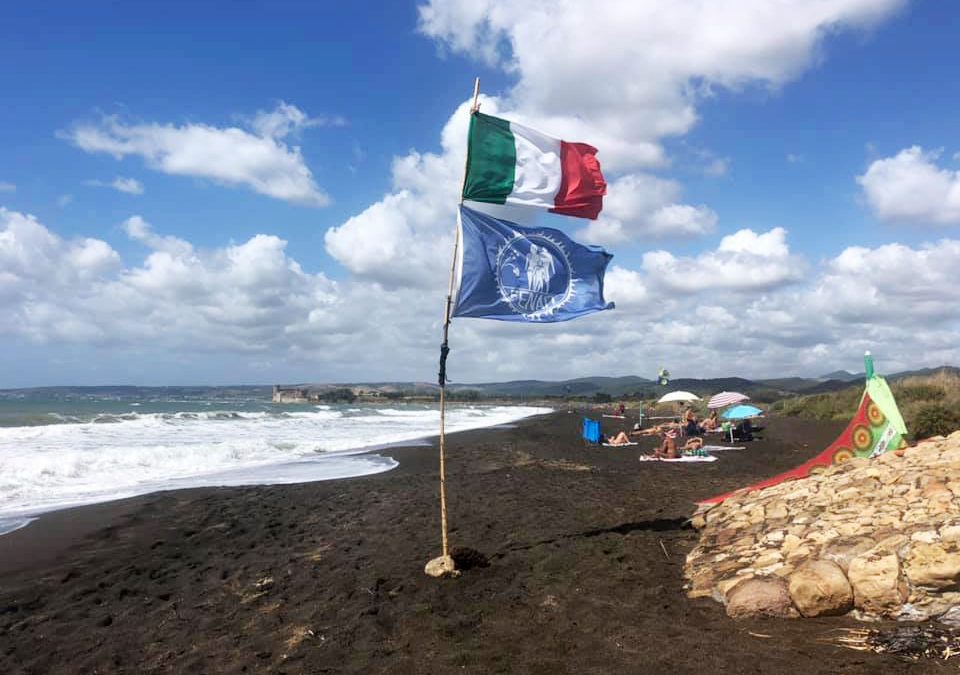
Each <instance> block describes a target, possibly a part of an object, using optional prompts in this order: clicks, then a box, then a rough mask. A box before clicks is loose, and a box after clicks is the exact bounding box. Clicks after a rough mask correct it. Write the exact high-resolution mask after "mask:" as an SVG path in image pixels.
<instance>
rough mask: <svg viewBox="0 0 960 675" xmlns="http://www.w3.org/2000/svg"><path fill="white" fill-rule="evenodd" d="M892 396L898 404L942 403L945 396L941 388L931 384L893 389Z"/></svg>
mask: <svg viewBox="0 0 960 675" xmlns="http://www.w3.org/2000/svg"><path fill="white" fill-rule="evenodd" d="M893 395H894V396H896V398H897V400H898V401H900V402H903V403H905V402H907V401H942V400H943V399H944V398H946V396H947V392H946V391H944V389H943V387H937V386H934V385H932V384H907V385H903V386H901V387H894V388H893Z"/></svg>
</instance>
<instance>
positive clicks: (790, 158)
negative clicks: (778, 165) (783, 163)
mask: <svg viewBox="0 0 960 675" xmlns="http://www.w3.org/2000/svg"><path fill="white" fill-rule="evenodd" d="M802 161H803V155H798V154H796V153H793V152H788V153H787V162H789V163H790V164H799V163H800V162H802Z"/></svg>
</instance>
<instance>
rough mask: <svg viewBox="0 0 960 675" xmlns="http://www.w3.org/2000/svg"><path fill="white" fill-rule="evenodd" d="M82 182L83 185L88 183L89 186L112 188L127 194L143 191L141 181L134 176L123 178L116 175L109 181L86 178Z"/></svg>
mask: <svg viewBox="0 0 960 675" xmlns="http://www.w3.org/2000/svg"><path fill="white" fill-rule="evenodd" d="M83 183H84V185H89V186H91V187H108V188H113V189H114V190H116V191H117V192H125V193H126V194H128V195H142V194H143V193H144V188H143V183H141V182H140V181H138V180H137V179H136V178H124V177H123V176H117V177H116V178H114V179H113V180H112V181H109V182H108V181H102V180H87V181H84V182H83Z"/></svg>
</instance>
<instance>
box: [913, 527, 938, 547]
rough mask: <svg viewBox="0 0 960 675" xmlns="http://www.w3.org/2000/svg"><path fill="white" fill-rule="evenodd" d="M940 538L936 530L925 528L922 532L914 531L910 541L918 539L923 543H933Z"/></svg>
mask: <svg viewBox="0 0 960 675" xmlns="http://www.w3.org/2000/svg"><path fill="white" fill-rule="evenodd" d="M939 538H940V535H939V534H938V533H937V531H936V530H923V531H922V532H914V533H913V534H911V535H910V541H916V542H920V543H922V544H932V543H933V542H935V541H936V540H937V539H939Z"/></svg>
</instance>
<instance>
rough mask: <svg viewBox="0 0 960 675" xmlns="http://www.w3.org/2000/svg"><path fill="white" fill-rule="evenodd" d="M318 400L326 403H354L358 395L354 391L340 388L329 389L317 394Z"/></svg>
mask: <svg viewBox="0 0 960 675" xmlns="http://www.w3.org/2000/svg"><path fill="white" fill-rule="evenodd" d="M317 399H318V400H320V401H324V402H325V403H353V402H354V401H355V400H357V395H356V394H354V393H353V390H352V389H348V388H347V387H339V388H337V389H327V390H326V391H321V392H319V393H318V394H317Z"/></svg>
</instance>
